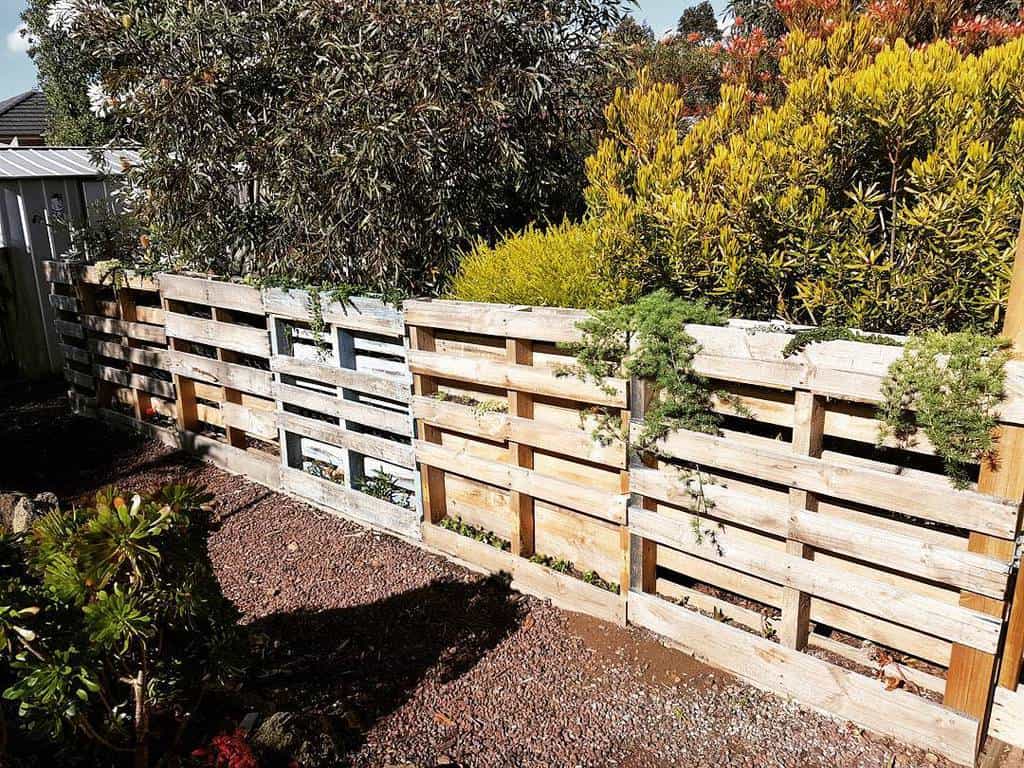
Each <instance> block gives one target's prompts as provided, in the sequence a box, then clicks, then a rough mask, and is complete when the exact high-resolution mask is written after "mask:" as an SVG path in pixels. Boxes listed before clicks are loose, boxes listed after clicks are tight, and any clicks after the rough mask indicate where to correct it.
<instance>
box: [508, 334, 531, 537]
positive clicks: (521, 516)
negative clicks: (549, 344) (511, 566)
mask: <svg viewBox="0 0 1024 768" xmlns="http://www.w3.org/2000/svg"><path fill="white" fill-rule="evenodd" d="M505 350H506V353H507V354H506V356H507V359H508V363H509V365H533V342H531V341H524V340H522V339H511V338H509V339H505ZM508 414H509V417H511V418H523V419H532V418H533V395H531V394H530V393H528V392H520V391H519V390H516V389H510V390H508ZM508 451H509V463H510V464H511V465H512V466H514V467H524V468H527V469H533V448H531V447H530V446H528V445H523V444H522V443H517V442H515V441H513V440H509V442H508ZM509 506H510V507H511V511H512V554H515V555H519V556H520V557H531V556H532V555H533V554H534V547H535V537H534V527H535V517H534V500H533V497H532V496H530V495H528V494H525V493H522V492H520V491H516V490H512V491H509Z"/></svg>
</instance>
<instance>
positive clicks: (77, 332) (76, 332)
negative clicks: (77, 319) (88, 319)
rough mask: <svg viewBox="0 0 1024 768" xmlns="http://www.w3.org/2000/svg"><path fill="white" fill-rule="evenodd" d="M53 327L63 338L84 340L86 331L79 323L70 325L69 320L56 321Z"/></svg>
mask: <svg viewBox="0 0 1024 768" xmlns="http://www.w3.org/2000/svg"><path fill="white" fill-rule="evenodd" d="M53 327H54V328H56V329H57V333H59V334H60V335H61V336H68V337H69V338H72V339H84V338H85V331H84V330H83V329H82V326H81V325H79V324H78V323H69V322H68V321H67V320H54V321H53Z"/></svg>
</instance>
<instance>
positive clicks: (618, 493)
mask: <svg viewBox="0 0 1024 768" xmlns="http://www.w3.org/2000/svg"><path fill="white" fill-rule="evenodd" d="M404 311H405V322H406V327H407V333H408V343H409V357H408V360H409V368H410V370H411V371H412V374H413V391H414V394H413V399H412V413H413V416H414V417H415V418H416V422H417V439H416V442H415V446H416V460H417V461H418V462H419V464H420V472H421V475H422V481H423V508H424V509H423V511H424V524H423V538H424V541H425V542H426V543H427V544H428V545H430V546H432V547H434V548H436V549H438V550H440V551H442V552H445V553H447V554H449V555H452V556H455V557H457V558H459V559H461V560H463V561H467V562H469V563H472V564H473V565H475V566H477V567H480V568H483V569H485V570H487V571H490V572H506V573H509V574H511V575H512V577H513V584H514V585H515V586H517V587H518V588H520V589H522V590H523V591H526V592H531V593H534V594H538V595H541V596H543V597H549V598H551V599H552V600H553V601H554V602H555V603H556V604H559V605H562V606H564V607H567V608H569V609H572V610H577V611H583V612H585V613H589V614H592V615H595V616H599V617H602V618H606V619H609V620H613V621H620V622H621V621H623V620H624V616H625V612H624V608H625V603H624V593H625V590H626V589H627V588H628V578H629V569H628V545H629V538H628V533H627V530H626V527H625V523H626V496H625V493H626V490H627V484H628V478H627V474H626V450H625V445H624V443H623V442H621V441H620V442H618V443H615V444H610V445H603V444H601V442H599V441H598V440H595V438H594V436H593V432H594V429H595V426H596V422H597V420H598V419H601V418H603V419H610V420H612V421H613V422H615V423H617V424H619V425H621V426H623V427H624V425H625V424H626V422H627V420H628V403H627V386H626V382H625V381H615V382H612V383H611V386H612V389H613V392H612V393H611V394H609V393H608V392H605V391H603V390H602V389H601V388H600V387H597V386H595V385H593V384H588V383H585V382H583V381H581V380H580V379H579V378H577V377H575V376H571V375H570V376H566V375H563V374H562V372H561V371H562V368H564V367H565V366H566V365H571V364H572V363H573V358H572V357H571V356H570V355H569V353H568V352H567V351H566V350H565V349H563V348H562V347H560V346H559V342H567V341H573V340H576V339H578V338H579V331H578V329H577V328H576V324H577V323H578V322H579V321H580V320H581V319H583V318H584V317H586V315H585V313H582V312H577V311H572V310H551V309H541V308H530V307H513V306H501V305H489V304H472V303H464V302H449V301H437V300H435V301H412V302H406V304H405V307H404ZM620 592H621V593H620Z"/></svg>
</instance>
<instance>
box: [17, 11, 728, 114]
mask: <svg viewBox="0 0 1024 768" xmlns="http://www.w3.org/2000/svg"><path fill="white" fill-rule="evenodd" d="M697 2H699V0H639V2H638V5H639V8H634V9H633V11H632V13H633V15H634V16H636V17H637V18H638V19H642V20H643V21H646V22H647V23H648V24H650V25H651V28H652V29H653V30H654V31H655V32H658V33H660V32H663V31H664V30H666V29H668V28H669V27H674V26H675V24H676V20H677V19H678V18H679V14H680V13H681V12H682V10H683V8H686V7H687V6H689V5H694V4H696V3H697ZM712 3H713V5H714V6H715V9H716V10H717V11H718V12H719V13H720V14H721V12H722V10H723V9H724V8H725V0H712ZM24 7H25V2H24V0H0V99H2V98H6V97H7V96H13V95H15V94H17V93H21V92H22V91H26V90H28V89H29V88H32V87H34V86H35V82H36V72H35V67H34V66H33V65H32V61H31V59H29V57H28V55H27V54H26V53H25V52H24V46H23V44H22V43H21V41H20V40H19V39H18V36H17V33H16V30H17V28H18V24H19V21H20V20H19V16H20V14H21V11H22V10H23V9H24Z"/></svg>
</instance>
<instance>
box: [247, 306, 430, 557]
mask: <svg viewBox="0 0 1024 768" xmlns="http://www.w3.org/2000/svg"><path fill="white" fill-rule="evenodd" d="M263 297H264V305H265V307H266V310H267V312H268V313H269V317H270V323H271V329H272V346H273V353H274V354H273V357H272V358H271V361H270V364H271V368H272V370H273V373H274V397H275V398H276V399H277V402H278V408H279V410H278V413H277V425H278V428H279V430H280V444H281V446H282V467H281V483H282V487H283V488H284V489H285V490H287V491H290V492H292V493H294V494H296V495H298V496H301V497H302V498H305V499H309V500H311V501H314V502H316V503H317V504H319V505H321V506H324V507H327V508H328V509H332V510H336V511H340V512H343V513H344V514H345V515H347V516H350V517H354V518H356V519H360V520H362V521H364V522H366V523H369V524H371V525H374V526H377V527H379V528H384V529H386V530H390V531H393V532H396V533H399V534H401V535H403V536H405V537H407V538H413V539H418V538H419V537H420V526H419V520H420V512H419V509H418V507H417V504H416V488H417V478H416V471H415V463H416V462H415V457H414V455H413V449H412V445H411V443H412V439H411V436H412V419H411V417H410V416H409V386H410V377H409V374H408V371H407V368H406V365H405V347H404V345H403V342H402V333H403V331H402V328H403V326H402V316H401V314H400V313H399V311H398V310H397V309H395V308H394V307H389V306H386V305H385V304H384V303H382V302H381V301H379V300H376V299H369V298H363V297H353V298H348V299H346V300H345V301H343V302H342V301H336V300H330V301H329V300H328V299H327V298H326V297H324V298H322V297H320V296H319V295H317V296H316V297H315V298H314V297H312V296H311V295H310V293H309V292H307V291H304V290H298V289H288V290H285V289H280V288H268V289H265V290H264V294H263ZM311 302H315V307H314V305H313V304H311Z"/></svg>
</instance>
